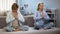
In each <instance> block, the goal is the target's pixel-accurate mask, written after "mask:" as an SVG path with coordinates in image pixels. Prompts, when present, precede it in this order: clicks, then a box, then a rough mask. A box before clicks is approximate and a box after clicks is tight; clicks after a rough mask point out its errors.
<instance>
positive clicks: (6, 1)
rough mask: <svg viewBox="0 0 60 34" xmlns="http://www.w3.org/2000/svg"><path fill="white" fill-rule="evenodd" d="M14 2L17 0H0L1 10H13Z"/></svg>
mask: <svg viewBox="0 0 60 34" xmlns="http://www.w3.org/2000/svg"><path fill="white" fill-rule="evenodd" d="M13 3H16V0H0V10H2V11H3V10H11V5H12V4H13Z"/></svg>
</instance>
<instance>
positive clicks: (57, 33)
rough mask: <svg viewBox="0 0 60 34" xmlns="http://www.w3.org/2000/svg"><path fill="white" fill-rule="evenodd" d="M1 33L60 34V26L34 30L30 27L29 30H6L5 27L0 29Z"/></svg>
mask: <svg viewBox="0 0 60 34" xmlns="http://www.w3.org/2000/svg"><path fill="white" fill-rule="evenodd" d="M0 34H60V28H52V29H47V30H43V29H40V30H34V29H33V28H31V27H30V28H29V30H28V31H18V32H5V31H4V30H3V29H0Z"/></svg>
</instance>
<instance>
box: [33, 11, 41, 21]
mask: <svg viewBox="0 0 60 34" xmlns="http://www.w3.org/2000/svg"><path fill="white" fill-rule="evenodd" d="M41 19H42V17H41V16H40V13H38V12H35V13H34V20H41Z"/></svg>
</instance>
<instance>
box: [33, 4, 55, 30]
mask: <svg viewBox="0 0 60 34" xmlns="http://www.w3.org/2000/svg"><path fill="white" fill-rule="evenodd" d="M43 7H44V5H43V3H39V4H38V8H37V11H36V12H35V14H34V20H35V23H34V28H35V29H40V28H44V29H48V28H51V27H52V26H53V25H54V24H53V22H50V23H46V24H45V21H49V20H50V18H49V16H48V15H47V13H46V12H45V10H44V9H43Z"/></svg>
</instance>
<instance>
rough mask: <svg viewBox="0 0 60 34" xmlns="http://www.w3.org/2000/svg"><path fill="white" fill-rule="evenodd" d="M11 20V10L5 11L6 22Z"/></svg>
mask: <svg viewBox="0 0 60 34" xmlns="http://www.w3.org/2000/svg"><path fill="white" fill-rule="evenodd" d="M13 20H14V18H12V15H11V12H7V16H6V23H10V22H12V21H13Z"/></svg>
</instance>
